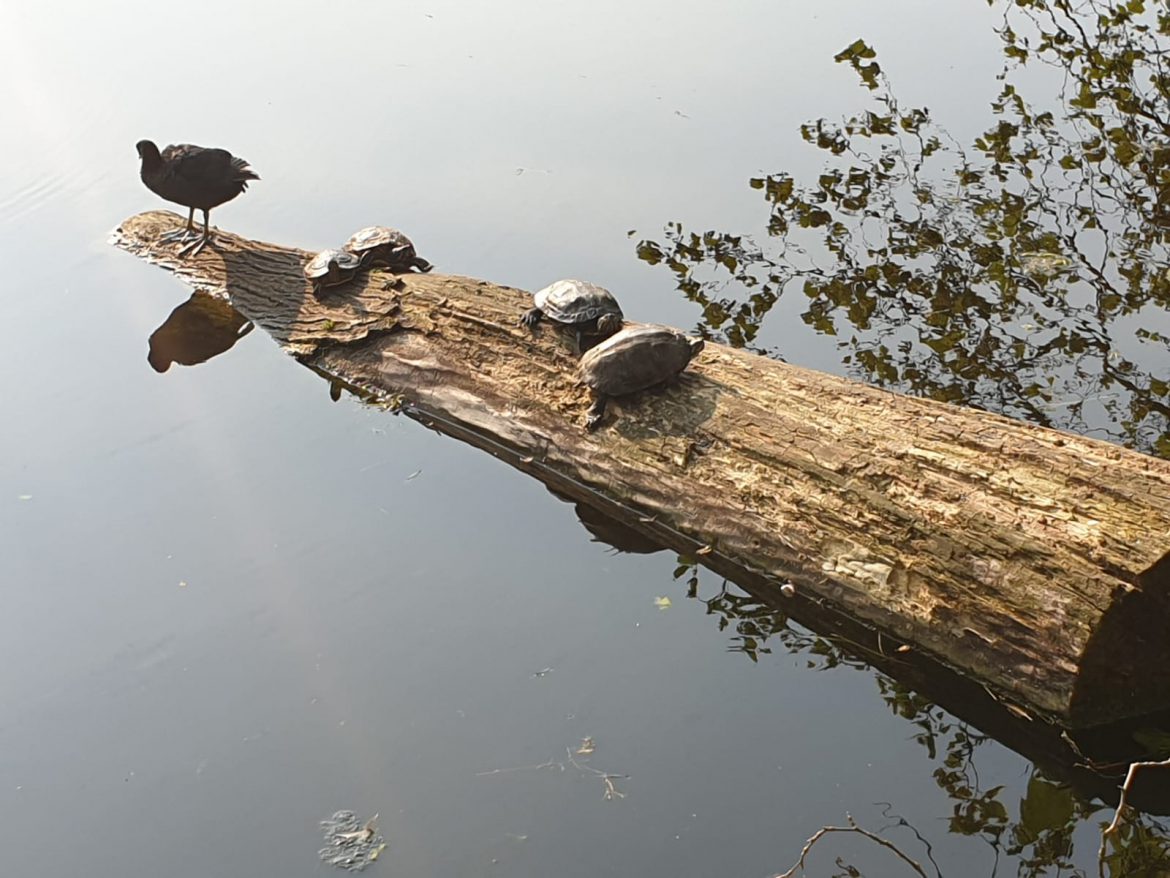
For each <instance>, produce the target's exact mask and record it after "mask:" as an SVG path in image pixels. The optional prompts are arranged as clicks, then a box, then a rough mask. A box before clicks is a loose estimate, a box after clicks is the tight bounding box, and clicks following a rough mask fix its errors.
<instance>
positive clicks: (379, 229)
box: [343, 226, 434, 273]
mask: <svg viewBox="0 0 1170 878" xmlns="http://www.w3.org/2000/svg"><path fill="white" fill-rule="evenodd" d="M343 249H345V250H348V251H349V252H350V253H355V254H357V255H358V256H360V257H361V259H362V267H363V268H369V267H370V266H373V265H381V266H385V267H386V268H389V269H390V270H391V271H393V272H395V273H399V272H404V271H410V269H412V268H417V269H418V270H419V271H422V272H427V271H430V270H431V269H432V268H434V266H433V265H431V264H430V263H429V262H427V261H426V260H425V259H423V258H422V257H421V256H419V255H418V254H417V253H415V252H414V244H413V243H412V242H411V240H410V238H408V237H406V235H404V234H402V232H400V231H398V229H391V228H389V227H388V226H367V227H366V228H364V229H360V230H359V231H356V232H354V233H353V234H352V235H350V238H349V240H348V241H346V242H345V246H344V248H343Z"/></svg>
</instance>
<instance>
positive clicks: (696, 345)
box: [687, 336, 704, 360]
mask: <svg viewBox="0 0 1170 878" xmlns="http://www.w3.org/2000/svg"><path fill="white" fill-rule="evenodd" d="M687 344H689V345H690V346H691V359H692V360H693V359H694V358H695V357H697V356H698V355H699V351H701V350H702V349H703V344H704V342H703V340H702V339H701V338H695V337H693V336H687Z"/></svg>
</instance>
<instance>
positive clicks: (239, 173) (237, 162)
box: [232, 158, 260, 182]
mask: <svg viewBox="0 0 1170 878" xmlns="http://www.w3.org/2000/svg"><path fill="white" fill-rule="evenodd" d="M232 169H233V170H234V171H235V172H236V179H237V180H240V181H241V182H243V181H245V180H259V179H260V175H259V174H257V173H256V172H255V171H253V170H252V169H251V168H250V167H248V163H247V162H246V161H245V160H244V159H237V158H233V159H232Z"/></svg>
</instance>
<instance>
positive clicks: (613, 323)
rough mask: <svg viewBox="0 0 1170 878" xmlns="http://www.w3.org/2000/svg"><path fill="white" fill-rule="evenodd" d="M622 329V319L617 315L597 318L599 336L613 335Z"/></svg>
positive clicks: (603, 315) (605, 315) (604, 315)
mask: <svg viewBox="0 0 1170 878" xmlns="http://www.w3.org/2000/svg"><path fill="white" fill-rule="evenodd" d="M621 328H622V318H620V317H618V316H617V315H616V314H602V315H601V316H600V317H598V318H597V334H598V335H605V336H608V335H613V334H614V333H615V332H617V331H618V330H619V329H621Z"/></svg>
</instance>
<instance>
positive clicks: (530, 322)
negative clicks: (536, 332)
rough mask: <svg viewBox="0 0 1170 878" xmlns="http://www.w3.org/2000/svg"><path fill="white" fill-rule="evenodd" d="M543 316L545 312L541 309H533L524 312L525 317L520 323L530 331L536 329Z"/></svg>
mask: <svg viewBox="0 0 1170 878" xmlns="http://www.w3.org/2000/svg"><path fill="white" fill-rule="evenodd" d="M543 316H544V312H543V311H541V310H540V309H539V308H532V309H531V310H528V311H525V312H524V315H523V316H522V317H521V318H520V322H521V323H523V324H524V325H525V326H527V327H528V328H529V329H536V324H538V323H540V318H542V317H543Z"/></svg>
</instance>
